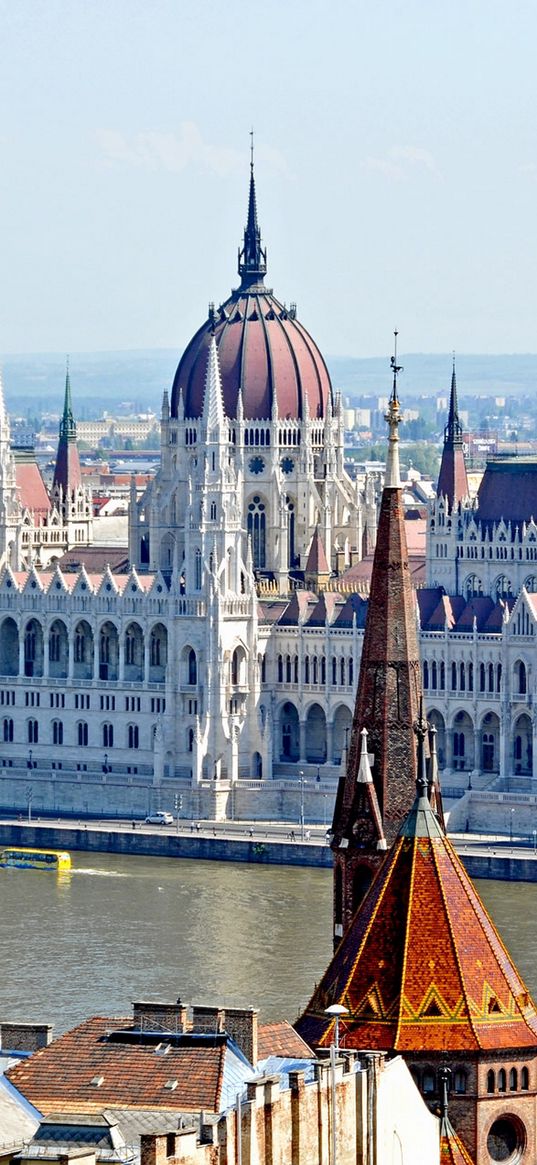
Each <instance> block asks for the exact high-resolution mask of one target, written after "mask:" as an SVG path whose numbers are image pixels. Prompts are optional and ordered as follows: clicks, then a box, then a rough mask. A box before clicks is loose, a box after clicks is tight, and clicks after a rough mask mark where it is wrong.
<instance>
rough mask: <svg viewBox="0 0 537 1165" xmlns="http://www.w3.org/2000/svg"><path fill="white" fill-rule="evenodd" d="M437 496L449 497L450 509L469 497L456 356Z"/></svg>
mask: <svg viewBox="0 0 537 1165" xmlns="http://www.w3.org/2000/svg"><path fill="white" fill-rule="evenodd" d="M436 492H437V496H438V497H440V496H443V497H445V498H447V500H448V502H449V506H450V509H451V508H452V507H453V506H454V505H456V504H457V502H460V501H462V499H463V498H465V497H468V477H467V474H466V462H465V460H464V442H463V435H462V425H461V422H460V419H459V406H458V403H457V377H456V375H455V357H453V372H452V374H451V393H450V397H449V415H448V422H447V425H446V427H445V429H444V448H443V451H442V461H441V464H440V473H439V475H438V485H437V490H436Z"/></svg>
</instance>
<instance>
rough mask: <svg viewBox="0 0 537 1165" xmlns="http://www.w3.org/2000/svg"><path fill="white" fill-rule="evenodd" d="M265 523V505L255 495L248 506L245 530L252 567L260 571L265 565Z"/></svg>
mask: <svg viewBox="0 0 537 1165" xmlns="http://www.w3.org/2000/svg"><path fill="white" fill-rule="evenodd" d="M266 521H267V520H266V513H265V503H264V502H263V501H261V498H260V497H259V494H256V495H255V497H253V498H252V500H251V502H250V505H249V506H248V519H247V529H248V535H249V537H250V539H251V544H252V558H253V561H254V566H256V567H258V568H259V567H260V568H261V569H263V567H264V566H265V565H266ZM291 565H292V564H291Z"/></svg>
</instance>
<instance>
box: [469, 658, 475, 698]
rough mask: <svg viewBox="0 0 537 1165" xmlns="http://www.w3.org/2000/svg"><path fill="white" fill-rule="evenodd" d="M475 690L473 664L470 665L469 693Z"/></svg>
mask: <svg viewBox="0 0 537 1165" xmlns="http://www.w3.org/2000/svg"><path fill="white" fill-rule="evenodd" d="M473 690H474V665H473V663H469V664H468V691H469V692H473Z"/></svg>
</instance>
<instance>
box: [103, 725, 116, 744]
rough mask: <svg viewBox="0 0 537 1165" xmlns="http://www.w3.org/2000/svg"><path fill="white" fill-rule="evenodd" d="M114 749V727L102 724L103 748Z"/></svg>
mask: <svg viewBox="0 0 537 1165" xmlns="http://www.w3.org/2000/svg"><path fill="white" fill-rule="evenodd" d="M113 747H114V725H113V724H103V748H113Z"/></svg>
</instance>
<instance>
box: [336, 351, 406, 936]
mask: <svg viewBox="0 0 537 1165" xmlns="http://www.w3.org/2000/svg"><path fill="white" fill-rule="evenodd" d="M395 335H396V344H397V333H396V334H395ZM391 363H392V369H393V389H392V394H391V398H390V402H389V406H388V412H387V414H386V421H387V423H388V428H389V437H388V456H387V462H386V475H385V480H384V489H383V492H382V499H381V504H380V515H379V523H378V533H377V542H376V548H375V557H374V560H373V570H372V575H371V589H370V594H369V602H368V609H367V621H366V626H365V632H364V642H363V648H362V658H361V663H360V677H359V681H358V691H357V696H356V704H355V710H354V718H353V724H352V731H351V739H350V746H349V750H348V756H347V767H346V774H345V776H344V777H342V778H341V779H340V783H339V788H338V793H337V797H336V804H335V809H334V820H333V826H332V833H333V836H332V843H331V844H332V849H333V851H334V941H335V942H336V943H337V942H338V941H339V939H340V938H341V937H342V935H343V934H344V933H345V931H346V929H347V927H348V926H349V924H350V921H351V919H352V916H353V914H354V912H355V910H356V909H357V907H358V905H359V903H360V901H361V900H362V898H363V895H364V893H365V891H366V889H367V887H368V886H369V884H370V882H371V879H372V877H373V874H374V872H375V870H376V869H377V867H378V866H379V864H380V862H381V861H382V858H383V856H384V851H385V850H386V848H387V847H388V848H389V847H390V846H391V845H392V844H393V841H394V839H395V837H396V836H397V833H398V830H399V828H400V826H401V824H402V822H403V821H404V819H405V817H406V815H407V813H408V811H409V809H410V806H411V805H412V801H413V799H414V792H415V781H416V757H415V746H414V735H413V725H414V723H415V721H416V720H417V719H418V714H419V708H420V700H421V691H422V689H421V667H420V656H419V648H418V635H417V615H416V601H415V595H414V591H413V587H412V581H411V578H410V572H409V566H408V552H407V543H406V534H405V524H404V508H403V496H402V487H401V478H400V471H399V434H398V427H399V423H400V420H401V410H400V405H399V399H398V394H397V377H398V374H399V372H400V371H401V368H400V367H399V366H398V364H397V348H396V354H395V356H393V357H392V362H391ZM364 729H366V732H367V750H368V753H369V761H370V765H371V772H372V785H371V787H370V788H369V790H368V797H367V800H364V781H363V778H361V777H360V775H359V774H360V772H363V770H364V761H363V739H364V738H363V730H364Z"/></svg>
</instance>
